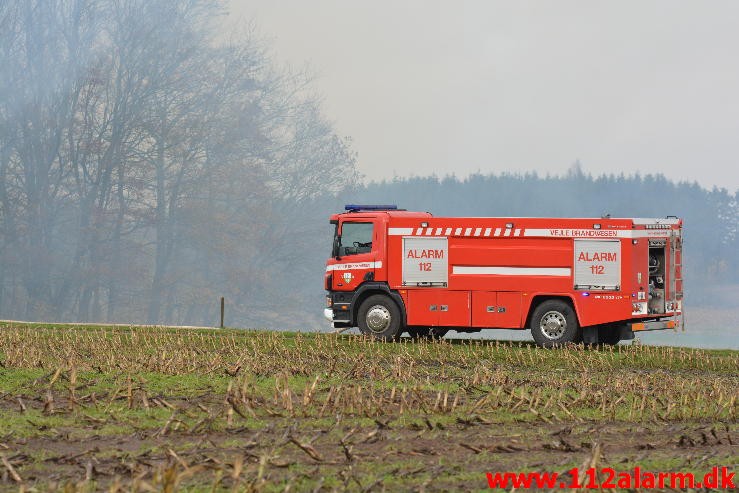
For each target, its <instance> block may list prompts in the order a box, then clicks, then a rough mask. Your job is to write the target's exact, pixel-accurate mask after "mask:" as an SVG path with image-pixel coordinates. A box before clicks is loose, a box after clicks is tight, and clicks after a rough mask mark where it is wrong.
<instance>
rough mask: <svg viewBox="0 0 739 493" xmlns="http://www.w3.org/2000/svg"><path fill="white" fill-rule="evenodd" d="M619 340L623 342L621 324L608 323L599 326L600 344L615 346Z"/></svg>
mask: <svg viewBox="0 0 739 493" xmlns="http://www.w3.org/2000/svg"><path fill="white" fill-rule="evenodd" d="M619 342H621V326H620V325H607V326H605V327H598V344H605V345H606V346H615V345H616V344H618V343H619Z"/></svg>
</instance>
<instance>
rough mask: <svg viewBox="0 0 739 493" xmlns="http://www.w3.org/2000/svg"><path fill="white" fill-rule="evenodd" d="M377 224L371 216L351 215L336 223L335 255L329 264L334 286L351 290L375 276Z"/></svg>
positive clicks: (334, 287) (339, 289)
mask: <svg viewBox="0 0 739 493" xmlns="http://www.w3.org/2000/svg"><path fill="white" fill-rule="evenodd" d="M377 229H378V228H377V227H376V225H375V222H374V221H373V220H372V219H371V218H361V217H352V218H351V219H350V220H344V221H342V222H341V223H339V225H338V228H337V232H336V234H337V239H336V240H335V252H334V255H335V256H334V259H333V262H332V263H331V265H330V269H331V271H332V273H333V283H332V284H333V289H335V290H337V291H354V290H355V289H356V288H357V287H358V286H359V285H360V284H362V283H363V282H364V281H369V280H372V279H374V275H375V265H376V264H375V262H376V260H377V257H378V252H377V248H376V245H378V244H379V242H378V241H377V240H378V238H377V235H378V232H377Z"/></svg>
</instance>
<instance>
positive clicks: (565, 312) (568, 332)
mask: <svg viewBox="0 0 739 493" xmlns="http://www.w3.org/2000/svg"><path fill="white" fill-rule="evenodd" d="M529 329H530V330H531V335H532V336H533V337H534V341H536V344H538V345H539V346H541V347H545V348H552V347H556V346H562V345H564V344H567V343H578V342H580V341H581V340H582V330H581V329H580V326H579V324H578V323H577V314H576V313H575V310H573V309H572V306H571V305H570V304H569V303H567V302H565V301H562V300H546V301H543V302H542V303H540V304H539V305H538V306H537V307H536V309H535V310H534V313H533V314H532V315H531V322H530V323H529Z"/></svg>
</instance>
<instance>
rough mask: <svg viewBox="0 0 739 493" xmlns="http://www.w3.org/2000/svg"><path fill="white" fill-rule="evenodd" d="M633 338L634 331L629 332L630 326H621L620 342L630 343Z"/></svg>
mask: <svg viewBox="0 0 739 493" xmlns="http://www.w3.org/2000/svg"><path fill="white" fill-rule="evenodd" d="M635 337H636V336H635V335H634V331H633V330H631V326H630V325H629V324H626V325H622V326H621V340H622V341H630V340H632V339H634V338H635Z"/></svg>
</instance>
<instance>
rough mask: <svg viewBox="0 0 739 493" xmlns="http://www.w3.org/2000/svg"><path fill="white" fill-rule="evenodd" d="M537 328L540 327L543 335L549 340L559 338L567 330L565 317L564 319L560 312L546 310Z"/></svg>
mask: <svg viewBox="0 0 739 493" xmlns="http://www.w3.org/2000/svg"><path fill="white" fill-rule="evenodd" d="M539 329H541V333H542V334H544V337H546V338H547V339H549V340H551V341H554V340H557V339H561V338H562V336H563V335H564V333H565V331H566V330H567V319H565V317H564V315H562V314H561V313H560V312H557V311H551V312H546V313H545V314H544V316H543V317H541V322H540V323H539Z"/></svg>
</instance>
